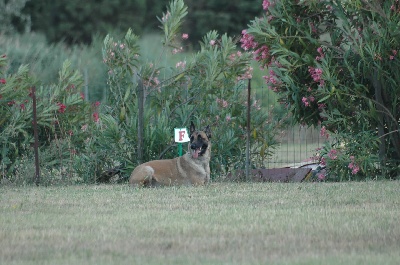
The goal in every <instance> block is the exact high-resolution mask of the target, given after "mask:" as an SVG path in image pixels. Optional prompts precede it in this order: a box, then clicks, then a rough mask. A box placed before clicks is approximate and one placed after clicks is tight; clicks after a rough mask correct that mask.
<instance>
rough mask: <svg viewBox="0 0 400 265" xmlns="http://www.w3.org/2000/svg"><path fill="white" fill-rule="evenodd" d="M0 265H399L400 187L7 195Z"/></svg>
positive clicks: (3, 195)
mask: <svg viewBox="0 0 400 265" xmlns="http://www.w3.org/2000/svg"><path fill="white" fill-rule="evenodd" d="M0 264H400V182H399V181H381V182H379V181H377V182H373V181H368V182H349V183H212V184H210V185H209V186H207V187H197V188H196V187H178V188H177V187H171V188H150V189H132V188H129V187H128V186H127V185H99V186H95V185H93V186H60V187H33V186H32V187H11V186H5V187H1V188H0Z"/></svg>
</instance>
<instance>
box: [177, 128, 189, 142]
mask: <svg viewBox="0 0 400 265" xmlns="http://www.w3.org/2000/svg"><path fill="white" fill-rule="evenodd" d="M189 141H190V139H189V135H188V132H187V130H186V128H175V142H177V143H186V142H189Z"/></svg>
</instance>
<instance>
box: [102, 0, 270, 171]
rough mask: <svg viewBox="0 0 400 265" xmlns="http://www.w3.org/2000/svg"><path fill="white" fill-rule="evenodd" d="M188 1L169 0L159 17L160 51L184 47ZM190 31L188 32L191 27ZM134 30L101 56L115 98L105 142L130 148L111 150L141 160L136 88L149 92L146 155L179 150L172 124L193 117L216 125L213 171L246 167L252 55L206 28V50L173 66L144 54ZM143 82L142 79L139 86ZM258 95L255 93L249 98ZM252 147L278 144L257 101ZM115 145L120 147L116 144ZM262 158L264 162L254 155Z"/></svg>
mask: <svg viewBox="0 0 400 265" xmlns="http://www.w3.org/2000/svg"><path fill="white" fill-rule="evenodd" d="M186 9H187V7H186V6H185V5H184V4H183V1H181V0H175V1H172V2H171V3H170V5H169V6H168V9H167V11H166V12H164V13H163V16H162V17H161V18H159V21H160V23H161V29H162V30H163V32H164V36H165V37H164V38H163V45H162V46H160V47H161V48H160V56H165V55H166V54H170V53H172V54H173V55H172V56H174V55H176V54H177V53H179V52H180V51H181V50H182V48H181V47H182V46H184V43H185V41H186V36H185V35H183V34H182V33H181V31H180V28H181V26H182V23H183V18H184V16H185V15H186ZM189 34H190V33H189ZM136 42H137V36H135V35H134V34H132V31H130V30H129V31H128V32H127V34H126V36H125V38H124V39H122V40H120V41H116V40H114V39H113V38H112V37H110V36H107V37H106V38H105V41H104V48H103V56H104V61H105V62H106V64H107V66H108V67H109V84H110V99H109V100H110V102H112V106H111V107H110V108H109V112H108V114H107V115H106V116H105V117H104V118H105V120H106V123H107V126H106V127H105V131H104V134H103V135H104V137H106V139H104V140H103V141H104V142H108V143H109V144H111V143H117V141H118V142H123V143H125V144H128V145H129V148H128V149H129V150H130V151H128V152H123V151H122V150H121V149H114V150H110V152H116V153H118V154H119V155H120V160H121V161H122V163H126V164H127V165H128V168H129V167H133V166H135V165H136V164H137V163H136V154H135V151H134V150H135V148H136V141H137V138H136V135H137V134H136V128H137V115H138V112H137V107H138V97H137V91H138V89H142V87H143V89H144V90H145V115H144V118H145V124H146V126H145V133H144V134H145V145H144V146H145V150H144V152H143V153H144V154H145V157H144V160H146V161H147V160H150V159H156V158H159V157H160V156H163V157H172V156H176V151H175V149H171V147H173V146H174V145H175V144H174V143H173V128H175V127H183V126H187V125H188V124H189V122H190V120H192V121H194V122H195V123H196V125H197V126H199V125H204V126H205V125H211V128H212V130H213V137H214V138H215V139H216V140H215V141H214V145H213V159H212V161H213V162H212V168H213V170H212V171H213V173H214V176H216V175H219V174H221V173H222V172H224V171H226V170H229V169H232V168H235V167H243V166H244V157H245V152H244V151H245V141H244V139H245V124H246V118H245V117H246V115H245V110H246V106H247V102H246V97H245V95H246V94H245V92H246V86H247V82H244V81H245V80H247V79H248V78H251V73H250V72H251V69H250V66H249V62H250V58H251V54H250V53H247V52H240V51H238V50H237V47H236V43H235V41H234V40H233V39H232V38H231V37H229V36H228V35H227V34H223V35H219V34H218V33H217V32H216V31H211V32H209V33H207V34H206V35H205V36H204V38H203V40H202V42H201V49H200V51H199V52H197V53H196V54H195V55H194V56H193V57H192V58H186V60H182V61H179V62H178V63H176V65H167V66H162V67H161V66H160V63H159V62H160V61H159V60H158V59H156V61H149V60H148V58H142V56H141V53H140V50H139V49H138V46H137V44H136ZM141 84H143V85H141ZM252 100H253V99H252ZM251 104H252V111H253V113H254V116H253V119H252V127H253V133H252V135H253V137H252V139H251V140H252V142H253V144H254V145H253V146H254V151H255V152H256V153H257V154H259V155H260V154H261V156H258V157H257V156H255V157H257V158H261V160H263V159H266V157H267V156H268V152H267V151H266V150H268V148H267V147H271V146H273V143H274V140H273V135H274V129H275V128H276V127H274V125H275V124H273V123H272V122H271V120H270V119H269V116H268V113H265V112H263V111H261V109H260V106H259V103H258V102H256V101H253V102H251ZM114 146H115V145H114ZM257 162H258V163H260V164H262V161H256V159H255V160H254V161H253V163H254V165H255V164H256V163H257Z"/></svg>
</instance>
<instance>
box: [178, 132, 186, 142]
mask: <svg viewBox="0 0 400 265" xmlns="http://www.w3.org/2000/svg"><path fill="white" fill-rule="evenodd" d="M185 133H186V131H179V141H183V139H185Z"/></svg>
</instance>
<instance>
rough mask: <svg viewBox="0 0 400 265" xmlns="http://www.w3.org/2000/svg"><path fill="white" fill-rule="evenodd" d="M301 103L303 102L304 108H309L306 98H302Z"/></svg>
mask: <svg viewBox="0 0 400 265" xmlns="http://www.w3.org/2000/svg"><path fill="white" fill-rule="evenodd" d="M301 101H302V102H303V104H304V106H306V107H308V106H310V103H309V102H308V99H307V98H306V97H303V98H302V99H301Z"/></svg>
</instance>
